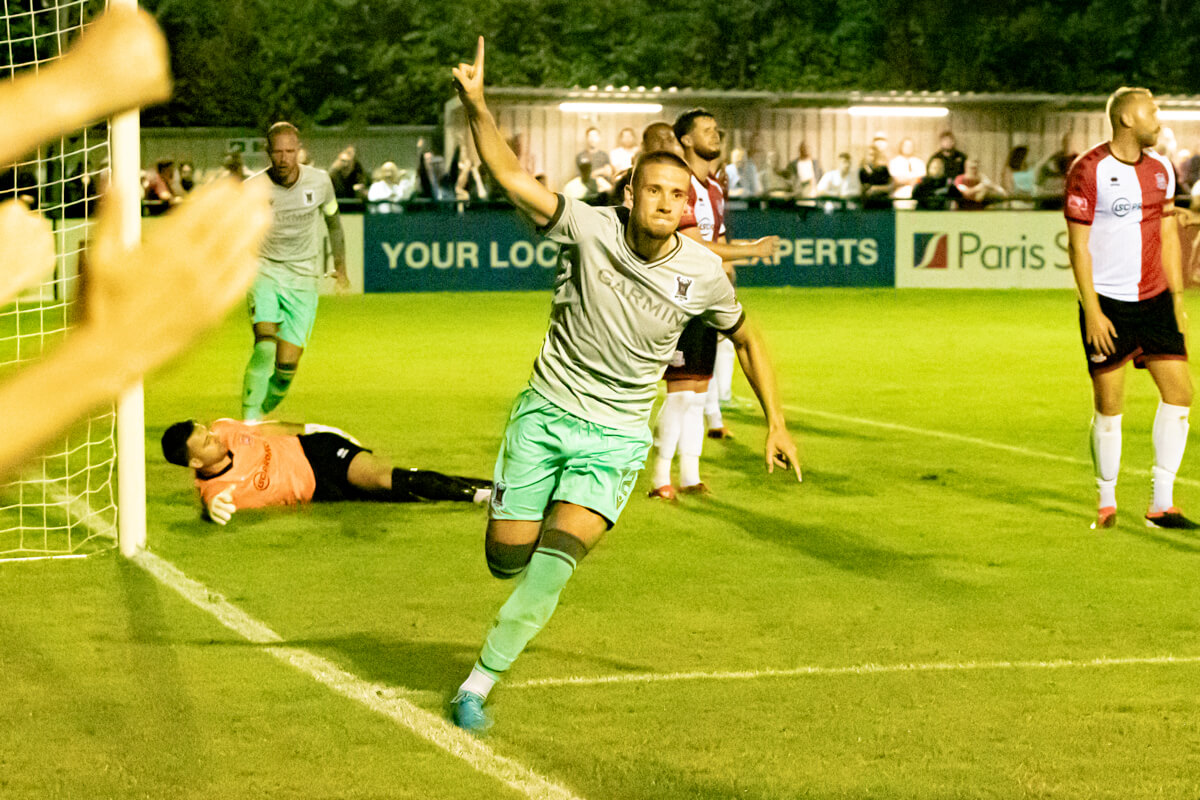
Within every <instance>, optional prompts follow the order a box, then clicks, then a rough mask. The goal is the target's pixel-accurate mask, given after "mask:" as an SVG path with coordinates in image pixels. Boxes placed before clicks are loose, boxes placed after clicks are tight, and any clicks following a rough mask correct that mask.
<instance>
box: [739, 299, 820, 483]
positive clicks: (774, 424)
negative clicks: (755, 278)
mask: <svg viewBox="0 0 1200 800" xmlns="http://www.w3.org/2000/svg"><path fill="white" fill-rule="evenodd" d="M729 338H730V340H731V341H732V342H733V346H734V348H735V349H736V350H737V355H738V361H740V362H741V364H742V372H743V373H745V375H746V380H747V381H748V382H749V383H750V388H752V389H753V390H754V394H755V395H757V396H758V402H759V405H761V406H762V410H763V414H765V415H766V417H767V443H766V459H767V472H774V471H775V467H777V466H779V467H783V468H785V469H786V468H789V467H790V468H792V469H793V470H795V472H796V480H798V481H799V480H803V477H802V476H801V474H800V457H799V456H798V455H797V453H796V444H795V442H793V441H792V437H791V434H789V433H788V430H787V423H786V422H785V421H784V418H783V407H782V405H781V404H780V400H779V387H778V386H777V385H776V383H775V368H774V367H772V366H771V359H770V358H769V357H768V356H767V349H766V346H765V345H764V344H763V340H762V337H761V336H759V335H758V332H757V331H755V330H754V328H753V327H751V325H750V324H749V323H748V322H743V323H742V326H741V327H740V328H738V329H737V330H736V331H734V332H733V335H732V336H730V337H729Z"/></svg>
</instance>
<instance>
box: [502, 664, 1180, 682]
mask: <svg viewBox="0 0 1200 800" xmlns="http://www.w3.org/2000/svg"><path fill="white" fill-rule="evenodd" d="M1163 664H1200V656H1145V657H1136V656H1135V657H1130V658H1107V657H1101V658H1091V659H1083V660H1071V659H1057V660H1054V661H964V662H957V663H956V662H934V663H930V664H857V665H853V666H848V667H817V666H808V667H794V668H792V669H755V670H743V671H740V672H642V673H629V674H626V675H597V676H593V677H588V676H582V675H581V676H576V677H572V678H538V679H536V680H530V681H521V682H518V683H508V684H505V685H504V688H506V689H542V688H547V687H558V686H609V685H612V684H619V683H669V682H673V681H748V680H758V679H760V678H797V677H808V676H826V675H880V674H887V673H895V672H969V671H972V670H1019V669H1089V668H1095V667H1122V666H1137V665H1163Z"/></svg>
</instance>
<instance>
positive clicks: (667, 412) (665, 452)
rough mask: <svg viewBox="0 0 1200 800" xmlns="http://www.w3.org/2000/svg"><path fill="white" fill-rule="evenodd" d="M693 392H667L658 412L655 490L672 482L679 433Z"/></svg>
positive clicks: (655, 431)
mask: <svg viewBox="0 0 1200 800" xmlns="http://www.w3.org/2000/svg"><path fill="white" fill-rule="evenodd" d="M695 394H696V393H695V392H693V391H685V392H667V397H666V399H665V400H664V401H663V404H662V408H660V409H659V410H658V422H657V423H656V424H655V427H654V449H655V457H654V474H653V476H651V477H653V479H654V488H655V489H657V488H658V487H660V486H666V485H668V484H670V482H671V462H672V461H673V460H674V459H675V451H676V450H678V448H679V433H680V431H681V430H683V417H684V414H685V413H686V412H687V409H688V406H690V405H691V402H692V397H693V396H694V395H695Z"/></svg>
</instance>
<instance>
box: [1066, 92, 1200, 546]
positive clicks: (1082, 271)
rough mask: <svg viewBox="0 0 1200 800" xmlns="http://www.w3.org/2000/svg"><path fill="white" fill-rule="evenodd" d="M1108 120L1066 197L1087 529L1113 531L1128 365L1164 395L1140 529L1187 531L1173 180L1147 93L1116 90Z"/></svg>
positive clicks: (1184, 384) (1183, 317) (1072, 176)
mask: <svg viewBox="0 0 1200 800" xmlns="http://www.w3.org/2000/svg"><path fill="white" fill-rule="evenodd" d="M1108 118H1109V121H1110V122H1111V123H1112V129H1113V134H1112V139H1111V140H1110V141H1108V142H1104V143H1103V144H1099V145H1097V146H1095V147H1093V148H1092V149H1091V150H1089V151H1088V152H1086V153H1084V154H1083V155H1081V156H1080V157H1079V158H1077V159H1076V160H1075V163H1074V164H1072V165H1071V169H1070V171H1069V172H1068V174H1067V190H1066V194H1067V196H1066V217H1067V232H1068V235H1069V239H1070V257H1071V269H1072V270H1073V271H1074V273H1075V283H1076V285H1077V286H1078V288H1079V326H1080V332H1081V334H1082V336H1083V343H1084V349H1085V351H1086V354H1087V358H1088V371H1089V372H1090V373H1091V377H1092V387H1093V391H1094V396H1095V415H1094V417H1093V418H1092V460H1093V463H1094V464H1095V467H1096V484H1097V487H1098V489H1099V511H1098V513H1097V517H1096V522H1095V524H1093V526H1092V527H1094V528H1110V527H1113V526H1114V525H1115V524H1116V513H1117V496H1116V487H1117V473H1118V471H1119V469H1120V463H1121V411H1122V405H1123V403H1124V394H1125V369H1124V367H1125V363H1126V362H1127V361H1130V360H1133V362H1134V365H1135V366H1136V367H1139V368H1144V369H1148V370H1149V371H1150V375H1151V377H1152V378H1154V383H1155V384H1156V385H1157V386H1158V391H1159V394H1160V395H1161V398H1162V399H1161V402H1159V405H1158V413H1157V414H1156V415H1155V418H1154V431H1153V441H1154V470H1153V490H1154V497H1153V499H1152V500H1151V502H1150V508H1149V511H1148V512H1147V514H1146V521H1147V524H1150V525H1156V526H1158V527H1164V528H1195V527H1198V526H1196V525H1195V524H1194V523H1192V522H1191V521H1189V520H1188V519H1187V518H1185V517H1184V516H1183V514H1181V513H1180V511H1179V509H1178V508H1176V507H1175V505H1174V500H1173V493H1174V487H1175V474H1176V473H1177V472H1178V471H1179V465H1180V463H1181V462H1182V460H1183V450H1184V446H1185V445H1186V443H1187V433H1188V410H1189V408H1190V407H1191V403H1192V383H1191V377H1190V375H1189V374H1188V366H1187V346H1186V342H1185V340H1184V334H1185V332H1186V330H1187V314H1186V313H1185V312H1184V307H1183V268H1182V264H1181V262H1180V254H1179V236H1178V232H1177V230H1176V224H1175V217H1174V209H1175V206H1174V201H1173V199H1172V198H1173V197H1174V195H1175V173H1174V170H1173V169H1172V167H1171V164H1170V162H1169V161H1167V160H1166V159H1165V158H1163V157H1162V156H1160V155H1158V154H1157V153H1155V152H1154V151H1153V150H1152V149H1150V148H1152V147H1153V146H1154V144H1155V142H1157V141H1158V134H1159V130H1160V128H1161V126H1160V125H1159V122H1158V106H1157V105H1156V104H1155V102H1154V97H1153V96H1152V95H1151V94H1150V92H1149V91H1147V90H1146V89H1135V88H1121V89H1118V90H1117V91H1116V92H1114V93H1113V95H1112V96H1111V97H1110V98H1109V100H1108Z"/></svg>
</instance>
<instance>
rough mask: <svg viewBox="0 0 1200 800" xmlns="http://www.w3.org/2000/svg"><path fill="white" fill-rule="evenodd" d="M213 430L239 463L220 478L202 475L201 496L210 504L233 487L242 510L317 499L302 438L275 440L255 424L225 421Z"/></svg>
mask: <svg viewBox="0 0 1200 800" xmlns="http://www.w3.org/2000/svg"><path fill="white" fill-rule="evenodd" d="M211 430H212V432H213V433H214V434H215V435H216V437H217V439H218V440H220V442H221V444H223V445H225V447H226V448H227V449H228V450H229V452H230V454H231V455H232V457H233V463H232V464H230V466H229V468H228V469H226V470H225V471H224V472H222V473H220V474H219V475H214V476H212V477H209V478H202V477H200V476H199V475H197V476H196V488H197V489H199V490H200V498H201V499H202V500H203V501H204V504H205V505H208V503H210V502H211V501H212V499H213V498H214V497H216V496H217V495H218V494H220V493H221V492H223V491H225V490H226V489H228V488H229V487H230V486H232V487H233V504H234V505H235V506H237V507H238V508H239V509H240V508H262V507H263V506H279V505H292V504H295V503H303V502H306V501H308V500H311V499H312V496H313V492H314V491H316V488H317V479H316V476H315V475H313V470H312V466H311V465H310V464H309V463H308V458H307V457H306V456H305V455H304V448H302V447H301V446H300V437H298V436H269V435H266V434H263V433H260V432H259V431H258V430H257V429H256V427H255V426H254V425H246V424H245V423H242V422H237V421H235V420H232V419H219V420H217V421H216V422H214V423H213V424H212V427H211Z"/></svg>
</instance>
